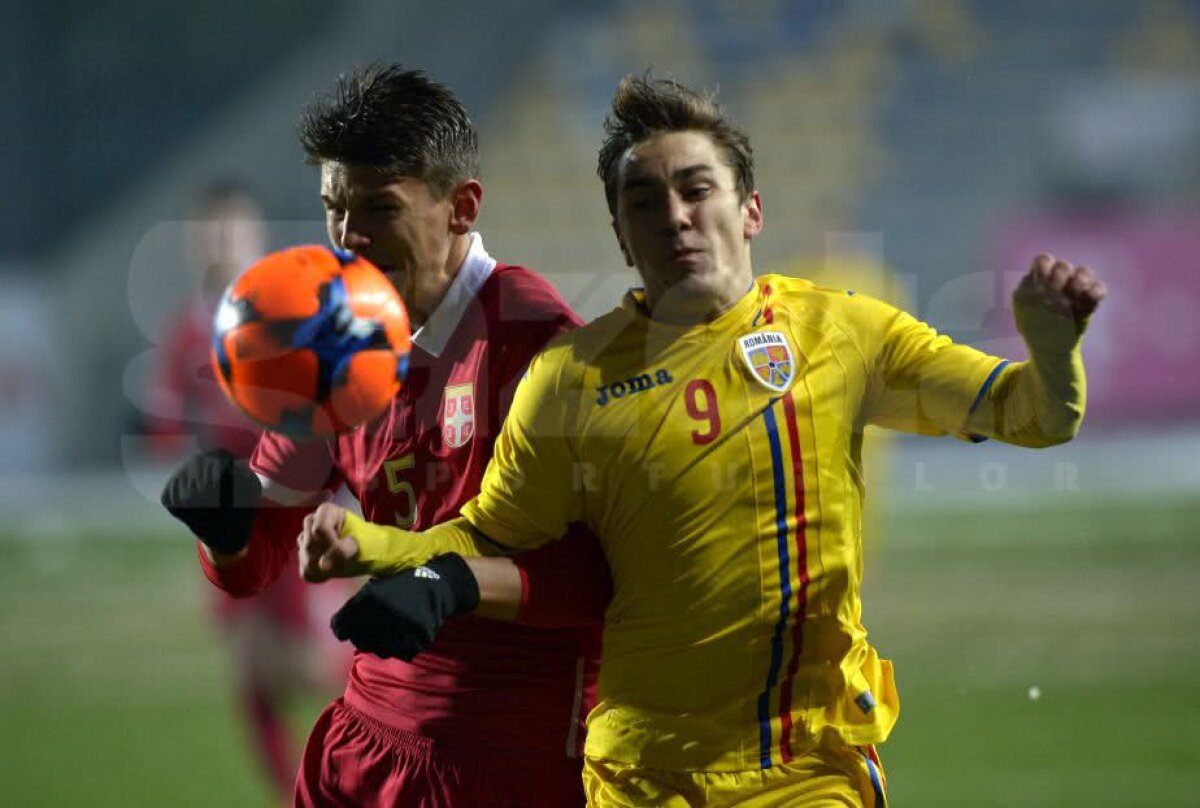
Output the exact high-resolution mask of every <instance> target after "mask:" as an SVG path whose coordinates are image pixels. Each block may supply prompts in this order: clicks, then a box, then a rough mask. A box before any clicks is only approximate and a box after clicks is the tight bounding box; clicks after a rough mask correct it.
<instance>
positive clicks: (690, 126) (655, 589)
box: [300, 78, 1105, 806]
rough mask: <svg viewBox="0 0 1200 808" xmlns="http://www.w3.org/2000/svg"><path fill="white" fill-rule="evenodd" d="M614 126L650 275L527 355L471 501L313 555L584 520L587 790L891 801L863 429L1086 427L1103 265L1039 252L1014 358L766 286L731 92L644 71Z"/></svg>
mask: <svg viewBox="0 0 1200 808" xmlns="http://www.w3.org/2000/svg"><path fill="white" fill-rule="evenodd" d="M605 133H606V138H605V141H604V145H603V147H602V148H601V151H600V167H599V171H600V175H601V177H602V178H603V180H604V186H605V191H606V194H607V197H608V203H609V208H610V210H611V212H612V214H613V229H614V230H615V232H616V235H617V240H618V243H619V244H620V248H621V250H622V252H623V253H624V255H625V258H626V260H627V261H628V262H629V263H630V264H631V265H632V266H634V267H636V268H637V271H638V272H639V273H640V275H641V277H642V279H643V281H644V283H645V288H644V289H641V290H635V291H633V292H631V293H630V294H629V295H628V296H627V297H626V299H625V300H624V302H623V303H622V305H621V306H620V307H619V308H618V309H616V310H615V311H613V312H612V313H610V314H608V315H606V316H603V317H601V318H600V319H598V320H596V321H595V322H593V323H591V324H590V325H588V326H586V327H584V328H582V329H579V330H577V331H574V332H572V333H569V334H565V335H563V336H562V337H561V338H559V339H558V340H557V341H555V342H552V343H551V345H550V347H548V348H547V349H546V350H545V351H544V352H543V353H542V354H540V355H539V356H538V357H537V358H536V359H535V360H534V361H533V364H532V365H531V366H530V368H529V371H528V375H527V376H526V378H525V380H524V381H523V382H522V384H521V386H520V388H519V390H518V392H517V396H516V401H515V402H514V404H513V407H512V410H511V411H510V414H509V416H508V419H507V421H506V423H505V425H504V430H503V433H502V435H501V437H500V440H499V442H498V443H497V445H496V453H495V457H494V459H493V461H492V463H491V465H490V466H489V467H488V470H487V472H486V475H485V478H484V481H483V484H482V488H481V491H480V494H479V496H478V497H476V498H475V499H474V500H472V501H471V502H469V503H468V504H467V505H466V506H465V507H464V508H463V509H462V518H460V519H458V520H455V521H453V522H450V523H447V524H444V525H439V526H438V527H435V528H432V529H430V530H428V531H425V532H424V533H422V534H414V533H410V532H406V531H403V530H399V529H396V528H391V527H383V526H375V525H370V524H368V523H365V522H363V521H362V520H360V519H358V518H356V517H353V516H352V515H347V514H344V513H343V512H341V511H340V510H339V509H337V508H336V507H332V506H322V508H321V509H320V510H318V511H317V512H315V513H314V514H312V515H311V516H310V517H309V519H308V521H307V524H306V528H305V532H304V533H303V534H302V535H301V537H300V543H301V549H302V564H304V565H305V568H306V569H305V571H306V574H307V575H308V576H309V577H312V578H321V577H328V576H330V575H345V574H353V573H362V572H367V573H371V574H375V575H381V574H388V573H395V572H398V571H400V570H409V569H412V568H414V567H419V566H420V565H421V564H422V563H423V562H425V561H426V560H427V559H429V558H430V557H432V556H434V555H437V554H439V553H444V552H456V553H459V554H461V555H467V556H478V555H496V554H501V553H511V552H519V551H521V550H525V549H528V548H533V547H538V546H541V545H544V544H546V543H548V542H551V541H554V540H556V539H557V538H558V537H560V536H561V535H562V534H563V533H564V531H565V530H566V528H567V526H568V525H570V524H572V523H575V522H581V523H583V524H585V525H587V526H588V527H589V528H590V529H591V530H592V531H593V532H594V533H595V534H596V535H597V536H598V538H599V540H600V543H601V545H602V547H603V550H604V554H605V557H606V558H607V561H608V564H609V567H610V568H611V571H612V578H613V587H614V588H613V598H612V601H611V603H610V605H609V607H608V611H607V614H606V621H605V633H604V662H603V666H602V670H601V674H600V683H599V703H598V705H597V707H596V708H595V709H594V710H593V711H592V713H591V715H590V716H589V719H588V736H587V745H586V754H587V763H586V768H585V784H586V789H587V793H588V796H589V802H590V803H591V804H594V805H598V806H642V805H672V806H673V805H731V804H738V805H752V806H753V805H788V806H795V805H830V804H838V805H864V806H878V805H883V804H884V803H885V794H884V781H883V773H882V771H881V769H880V765H879V761H878V758H877V757H876V755H875V751H874V745H875V744H878V743H880V742H881V741H883V740H884V739H885V738H886V737H887V735H888V733H889V731H890V730H891V728H892V725H893V724H894V723H895V721H896V716H897V713H898V711H899V701H898V698H897V694H896V688H895V684H894V681H893V677H892V668H891V665H890V664H889V663H888V662H887V661H886V660H883V659H880V658H879V655H878V654H877V653H876V651H875V649H874V648H873V647H872V646H871V645H870V643H868V641H867V632H866V629H865V628H864V627H863V623H862V620H861V615H860V612H861V604H860V600H859V592H860V585H861V572H862V554H861V548H862V536H861V534H860V524H861V516H862V514H861V509H862V500H863V479H862V474H861V464H860V453H859V448H860V443H861V436H862V431H863V427H864V426H865V425H867V424H879V425H883V426H887V427H892V428H896V429H901V430H906V431H910V432H919V433H923V434H931V435H936V434H951V435H955V436H957V437H960V438H962V439H965V440H977V439H981V438H983V437H994V438H998V439H1000V440H1003V441H1006V442H1009V443H1015V444H1019V445H1023V446H1032V447H1040V446H1049V445H1052V444H1056V443H1061V442H1063V441H1066V440H1070V439H1071V437H1073V436H1074V435H1075V433H1076V431H1077V430H1078V428H1079V424H1080V420H1081V419H1082V417H1083V410H1084V374H1083V367H1082V362H1081V359H1080V352H1079V343H1080V336H1081V334H1082V332H1083V327H1084V324H1085V322H1086V320H1087V318H1088V316H1089V315H1090V314H1091V313H1092V312H1093V310H1094V309H1095V308H1096V306H1097V304H1098V303H1099V302H1100V300H1101V299H1102V298H1103V297H1104V293H1105V290H1104V286H1103V284H1101V283H1100V282H1099V281H1097V280H1096V279H1095V278H1094V277H1093V276H1092V274H1091V272H1090V271H1089V270H1088V269H1087V268H1084V267H1075V266H1072V265H1070V264H1069V263H1067V262H1065V261H1060V260H1056V259H1054V258H1052V257H1051V256H1047V255H1043V256H1039V257H1038V258H1036V259H1035V260H1034V261H1033V265H1032V268H1031V269H1030V271H1029V273H1028V275H1026V277H1025V278H1024V280H1023V281H1022V282H1021V284H1020V286H1019V288H1018V289H1017V291H1016V293H1015V296H1014V300H1013V310H1014V315H1015V318H1016V323H1017V326H1018V328H1019V330H1020V332H1021V334H1022V335H1023V337H1024V339H1025V342H1026V344H1027V346H1028V349H1029V357H1030V358H1029V360H1028V361H1025V362H1007V361H1005V360H1003V359H1000V358H997V357H993V356H988V355H986V354H984V353H981V352H979V351H977V350H975V349H973V348H970V347H967V346H964V345H956V344H954V343H953V342H951V341H950V340H949V339H947V338H946V337H943V336H939V335H938V334H937V333H936V332H935V331H934V330H933V329H932V328H930V327H929V326H927V325H925V324H924V323H921V322H919V321H917V320H916V319H914V318H912V317H910V316H909V315H908V314H905V313H904V312H902V311H900V310H898V309H896V308H893V307H892V306H889V305H887V304H885V303H882V302H879V301H877V300H874V299H871V298H869V297H866V296H863V295H854V294H851V293H848V292H842V291H837V290H834V289H826V288H820V287H817V286H814V285H813V284H812V283H809V282H807V281H804V280H798V279H793V278H786V277H780V276H764V277H760V278H757V279H755V277H754V275H753V271H752V266H751V259H750V245H751V242H752V241H753V239H754V238H755V236H757V235H758V233H759V232H760V231H761V229H762V227H763V213H762V207H761V202H760V199H759V195H758V193H757V192H756V191H755V185H754V178H753V167H752V159H751V150H750V146H749V143H748V141H747V139H746V137H745V136H744V135H743V134H742V133H741V132H739V131H738V130H737V129H736V128H735V127H734V126H733V125H732V124H731V123H730V122H729V121H728V120H727V119H725V118H724V117H723V115H722V114H721V112H720V110H719V108H718V107H717V106H716V104H715V103H714V102H713V101H712V99H711V98H710V97H708V96H705V95H701V94H698V93H695V92H693V91H690V90H688V89H686V88H684V87H682V86H680V85H678V84H676V83H674V82H669V81H655V80H652V79H649V78H627V79H625V80H624V81H623V82H622V83H621V85H620V87H619V88H618V90H617V93H616V96H615V98H614V101H613V107H612V111H611V113H610V115H609V117H608V120H607V121H606V124H605ZM373 585H374V584H369V585H368V586H373ZM514 720H520V717H519V716H514Z"/></svg>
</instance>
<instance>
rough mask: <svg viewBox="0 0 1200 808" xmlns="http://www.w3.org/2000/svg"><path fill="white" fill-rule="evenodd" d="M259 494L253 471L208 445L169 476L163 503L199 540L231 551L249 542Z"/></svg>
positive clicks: (220, 551)
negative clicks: (205, 449)
mask: <svg viewBox="0 0 1200 808" xmlns="http://www.w3.org/2000/svg"><path fill="white" fill-rule="evenodd" d="M261 496H262V484H261V483H260V482H259V481H258V475H256V474H255V473H254V472H252V471H251V470H250V469H249V468H248V467H247V466H246V464H245V463H241V462H238V460H237V458H236V457H234V456H233V455H231V454H230V453H229V452H227V451H225V450H224V449H213V450H211V451H207V452H201V453H200V454H198V455H195V456H194V457H192V458H190V459H189V460H188V461H187V462H185V463H184V464H183V465H182V466H180V467H179V468H178V469H177V470H176V472H175V473H174V474H172V475H171V479H169V480H167V484H166V485H165V486H163V492H162V504H163V507H164V508H166V509H167V510H168V511H170V512H171V515H172V516H174V517H175V518H176V519H178V520H179V521H181V522H183V523H184V524H185V525H187V526H188V528H189V529H190V530H191V531H192V533H194V534H195V535H196V537H197V538H198V539H200V541H202V542H204V543H205V544H207V545H208V546H209V547H211V548H212V549H213V550H216V551H217V552H218V553H225V554H232V553H236V552H237V551H239V550H241V549H242V548H243V547H245V546H246V545H247V544H248V543H249V541H250V528H251V526H252V525H253V523H254V511H255V509H256V508H257V507H258V500H259V498H260V497H261Z"/></svg>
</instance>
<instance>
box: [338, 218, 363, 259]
mask: <svg viewBox="0 0 1200 808" xmlns="http://www.w3.org/2000/svg"><path fill="white" fill-rule="evenodd" d="M338 241H339V242H340V243H339V244H338V246H339V247H341V248H342V249H343V250H351V251H353V252H362V251H363V250H365V249H366V248H367V247H370V246H371V236H370V235H369V234H368V233H367V232H366V230H365V229H363V228H362V227H359V226H358V223H357V222H356V221H355V220H353V219H351V217H350V216H346V217H345V218H343V219H342V227H341V230H340V231H339V232H338Z"/></svg>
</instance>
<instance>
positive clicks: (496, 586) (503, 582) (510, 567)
mask: <svg viewBox="0 0 1200 808" xmlns="http://www.w3.org/2000/svg"><path fill="white" fill-rule="evenodd" d="M465 561H466V563H467V567H468V568H469V569H470V570H471V574H472V575H474V576H475V583H476V584H478V586H479V604H478V605H477V606H476V607H475V610H474V611H473V612H472V614H474V615H475V616H476V617H488V618H491V619H492V620H504V621H506V622H512V621H513V620H516V619H517V612H518V611H519V610H520V608H521V599H522V596H523V594H524V586H523V583H524V582H523V580H522V576H521V571H520V570H519V569H518V568H517V565H516V564H514V563H513V560H512V559H511V558H485V557H483V556H478V557H474V558H467V559H465Z"/></svg>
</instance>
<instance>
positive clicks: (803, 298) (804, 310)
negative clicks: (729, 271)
mask: <svg viewBox="0 0 1200 808" xmlns="http://www.w3.org/2000/svg"><path fill="white" fill-rule="evenodd" d="M758 284H759V286H760V288H762V290H763V292H764V293H765V294H766V295H767V297H768V299H769V300H770V301H771V305H772V306H774V307H776V308H780V309H784V310H787V311H789V312H791V313H793V314H795V315H798V316H804V317H807V318H812V317H817V318H819V319H822V320H829V319H832V320H835V321H838V322H844V323H846V324H847V325H855V324H857V325H864V324H870V323H877V322H885V321H887V320H890V319H891V318H892V317H893V316H894V315H895V313H896V312H897V311H898V310H897V309H896V307H895V306H893V305H892V304H890V303H887V302H885V301H883V300H880V299H879V298H877V297H874V296H872V295H869V294H864V293H861V292H858V291H856V290H854V289H841V288H837V287H832V286H822V285H820V284H816V283H813V282H812V281H810V280H807V279H805V278H792V277H787V276H784V275H763V276H761V277H760V278H758Z"/></svg>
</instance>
